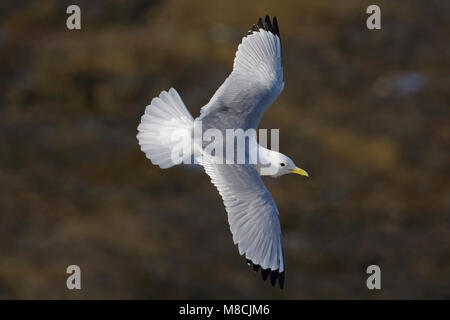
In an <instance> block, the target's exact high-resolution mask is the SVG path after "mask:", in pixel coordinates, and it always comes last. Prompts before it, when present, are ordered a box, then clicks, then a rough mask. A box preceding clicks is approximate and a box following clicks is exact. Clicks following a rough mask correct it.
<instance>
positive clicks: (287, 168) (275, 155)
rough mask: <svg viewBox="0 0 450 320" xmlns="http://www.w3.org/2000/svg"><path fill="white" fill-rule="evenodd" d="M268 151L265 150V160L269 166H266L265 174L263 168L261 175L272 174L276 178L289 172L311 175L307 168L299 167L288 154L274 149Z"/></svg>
mask: <svg viewBox="0 0 450 320" xmlns="http://www.w3.org/2000/svg"><path fill="white" fill-rule="evenodd" d="M266 150H267V149H266ZM266 150H265V151H266ZM267 151H269V152H267ZM267 151H266V152H264V158H265V159H264V162H265V163H266V164H269V166H268V167H267V166H266V167H265V169H267V170H266V171H265V172H266V174H264V171H263V170H260V174H261V175H270V176H272V177H274V178H277V177H280V176H283V175H285V174H288V173H295V174H299V175H301V176H305V177H309V175H308V173H307V172H306V171H305V170H303V169H301V168H299V167H297V166H296V165H295V163H294V161H292V160H291V159H290V158H289V157H288V156H286V155H284V154H282V153H280V152H277V151H273V150H267Z"/></svg>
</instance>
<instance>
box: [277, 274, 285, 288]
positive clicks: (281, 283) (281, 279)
mask: <svg viewBox="0 0 450 320" xmlns="http://www.w3.org/2000/svg"><path fill="white" fill-rule="evenodd" d="M278 286H279V287H280V289H283V288H284V272H281V273H280V274H279V276H278Z"/></svg>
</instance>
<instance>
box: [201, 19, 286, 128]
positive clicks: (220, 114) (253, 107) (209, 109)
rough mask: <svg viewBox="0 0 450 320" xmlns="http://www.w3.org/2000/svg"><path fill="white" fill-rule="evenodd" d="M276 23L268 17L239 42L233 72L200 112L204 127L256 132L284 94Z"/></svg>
mask: <svg viewBox="0 0 450 320" xmlns="http://www.w3.org/2000/svg"><path fill="white" fill-rule="evenodd" d="M283 86H284V82H283V68H282V65H281V42H280V32H279V30H278V23H277V19H276V18H275V17H274V18H273V23H272V22H271V21H270V18H269V16H266V19H265V21H264V22H263V21H262V20H261V18H260V19H259V21H258V25H253V28H252V30H250V31H249V32H248V35H247V36H246V37H244V38H243V39H242V43H241V44H240V45H239V47H238V50H237V52H236V57H235V59H234V65H233V72H231V74H230V75H229V76H228V78H227V79H226V80H225V82H224V83H223V84H222V85H221V86H220V88H219V89H218V90H217V91H216V93H215V94H214V95H213V97H212V98H211V100H210V101H209V102H208V104H207V105H205V106H204V107H203V108H202V109H201V114H200V117H199V120H202V121H203V127H204V128H205V129H208V128H216V129H221V130H224V129H234V128H241V129H244V130H246V129H248V128H253V129H257V127H258V123H259V120H260V119H261V116H262V114H263V113H264V111H266V109H267V108H268V107H269V105H270V104H271V103H272V102H273V101H274V100H275V99H276V98H277V97H278V95H279V94H280V93H281V91H282V90H283Z"/></svg>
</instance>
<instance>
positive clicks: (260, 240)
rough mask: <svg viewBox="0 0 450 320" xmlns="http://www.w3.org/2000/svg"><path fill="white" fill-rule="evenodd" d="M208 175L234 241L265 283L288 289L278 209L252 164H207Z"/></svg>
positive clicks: (206, 162) (204, 164) (204, 163)
mask: <svg viewBox="0 0 450 320" xmlns="http://www.w3.org/2000/svg"><path fill="white" fill-rule="evenodd" d="M202 164H203V166H204V168H205V171H206V173H207V174H208V175H209V176H210V178H211V181H212V183H213V184H214V185H215V186H216V187H217V189H218V190H219V193H220V195H221V196H222V199H223V202H224V205H225V208H226V211H227V213H228V222H229V224H230V229H231V232H232V234H233V242H234V243H235V244H237V245H238V248H239V253H240V254H241V255H244V254H245V256H246V259H247V262H248V263H249V264H250V265H252V266H253V269H254V270H255V271H258V270H259V268H261V269H262V270H261V274H262V277H263V279H264V280H266V279H267V278H268V277H269V276H270V281H271V283H272V285H275V283H276V281H277V279H278V283H279V286H280V288H283V286H284V262H283V249H282V244H281V228H280V223H279V220H278V209H277V206H276V204H275V202H274V200H273V198H272V196H271V195H270V193H269V191H268V190H267V189H266V187H265V186H264V183H263V181H262V179H261V177H260V176H259V175H258V173H257V171H256V170H255V168H254V167H253V166H252V165H239V164H236V165H224V164H214V163H213V162H212V161H205V160H204V161H203V163H202Z"/></svg>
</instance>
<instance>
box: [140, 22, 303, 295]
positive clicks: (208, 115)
mask: <svg viewBox="0 0 450 320" xmlns="http://www.w3.org/2000/svg"><path fill="white" fill-rule="evenodd" d="M283 87H284V82H283V69H282V64H281V42H280V33H279V30H278V24H277V20H276V18H274V19H273V24H272V22H271V21H270V19H269V17H266V19H265V22H262V20H261V19H259V21H258V25H257V26H256V25H254V26H253V28H252V30H251V31H249V33H248V35H247V36H246V37H244V38H243V40H242V43H241V44H240V45H239V47H238V51H237V53H236V58H235V60H234V66H233V72H232V73H231V74H230V75H229V77H228V78H227V79H226V80H225V82H224V83H223V84H222V85H221V86H220V88H219V89H218V90H217V91H216V93H215V94H214V95H213V97H212V98H211V100H210V101H209V102H208V104H207V105H205V106H204V107H203V108H202V109H201V113H200V116H199V117H198V118H197V119H195V120H194V119H193V117H192V116H191V115H190V113H189V111H187V109H186V106H185V105H184V103H183V101H182V100H181V98H180V96H179V95H178V93H177V92H176V91H175V90H174V89H170V90H169V92H165V91H163V92H162V93H161V94H160V96H159V97H158V98H154V99H153V100H152V102H151V104H150V105H149V106H147V108H146V111H145V114H144V116H143V117H142V121H141V124H140V125H139V127H138V130H139V134H138V136H137V137H138V140H139V144H140V145H141V149H142V151H144V152H145V154H146V156H147V157H148V158H149V159H150V160H151V161H152V163H153V164H156V165H159V166H160V167H161V168H168V167H171V166H173V165H174V164H175V163H173V159H172V157H171V153H172V148H173V139H172V137H173V135H174V133H176V134H177V135H179V136H183V137H186V138H187V139H185V140H186V143H188V144H189V145H193V146H194V149H196V150H193V152H194V154H195V153H196V152H197V154H202V157H200V158H198V159H196V160H197V162H198V163H200V164H201V165H202V166H203V167H204V169H205V172H206V173H207V174H208V175H209V176H210V178H211V181H212V183H213V184H214V185H215V186H216V187H217V189H218V191H219V193H220V195H221V196H222V199H223V202H224V205H225V208H226V211H227V213H228V221H229V224H230V229H231V232H232V234H233V241H234V243H235V244H237V245H238V248H239V253H240V254H241V255H243V254H245V256H246V258H247V262H248V263H249V264H251V265H252V266H253V268H254V270H255V271H258V269H259V268H261V269H262V276H263V279H264V280H266V279H267V277H268V276H269V274H270V279H271V282H272V285H274V284H275V282H276V280H277V279H279V285H280V287H283V285H284V259H283V249H282V244H281V229H280V223H279V220H278V209H277V206H276V204H275V202H274V200H273V198H272V196H271V195H270V193H269V191H268V190H267V189H266V187H265V186H264V183H263V181H262V179H261V177H260V175H263V174H264V171H263V170H261V165H262V164H270V167H272V169H273V170H271V172H272V173H271V174H270V175H271V176H273V177H278V176H281V175H283V174H287V173H290V172H293V173H298V174H302V175H307V174H306V172H305V171H303V170H302V169H299V168H297V167H296V166H295V164H294V162H293V161H292V160H291V159H289V158H288V157H287V156H285V155H283V154H281V153H279V152H276V151H272V150H269V149H266V148H264V147H262V146H260V145H258V144H257V143H256V141H254V142H255V143H254V144H251V143H250V145H253V146H254V147H255V148H257V150H256V152H257V154H258V161H259V162H258V163H256V164H250V163H247V162H245V163H244V164H219V163H217V162H215V161H214V159H213V158H214V157H212V156H211V155H207V154H205V153H204V152H203V150H204V145H203V144H201V145H199V144H196V143H195V141H194V140H195V139H193V138H192V137H193V132H194V127H195V126H196V124H197V123H199V122H201V125H202V129H203V130H208V129H215V130H218V131H220V132H222V133H224V135H225V131H226V130H227V129H243V130H247V129H255V130H256V129H257V127H258V124H259V121H260V119H261V117H262V115H263V113H264V111H265V110H266V109H267V108H268V107H269V106H270V104H271V103H272V102H273V101H274V100H275V99H276V98H277V97H278V95H279V94H280V93H281V91H282V90H283ZM248 151H249V150H247V152H248ZM250 151H251V150H250ZM183 157H184V160H186V159H188V158H190V157H191V154H183Z"/></svg>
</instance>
